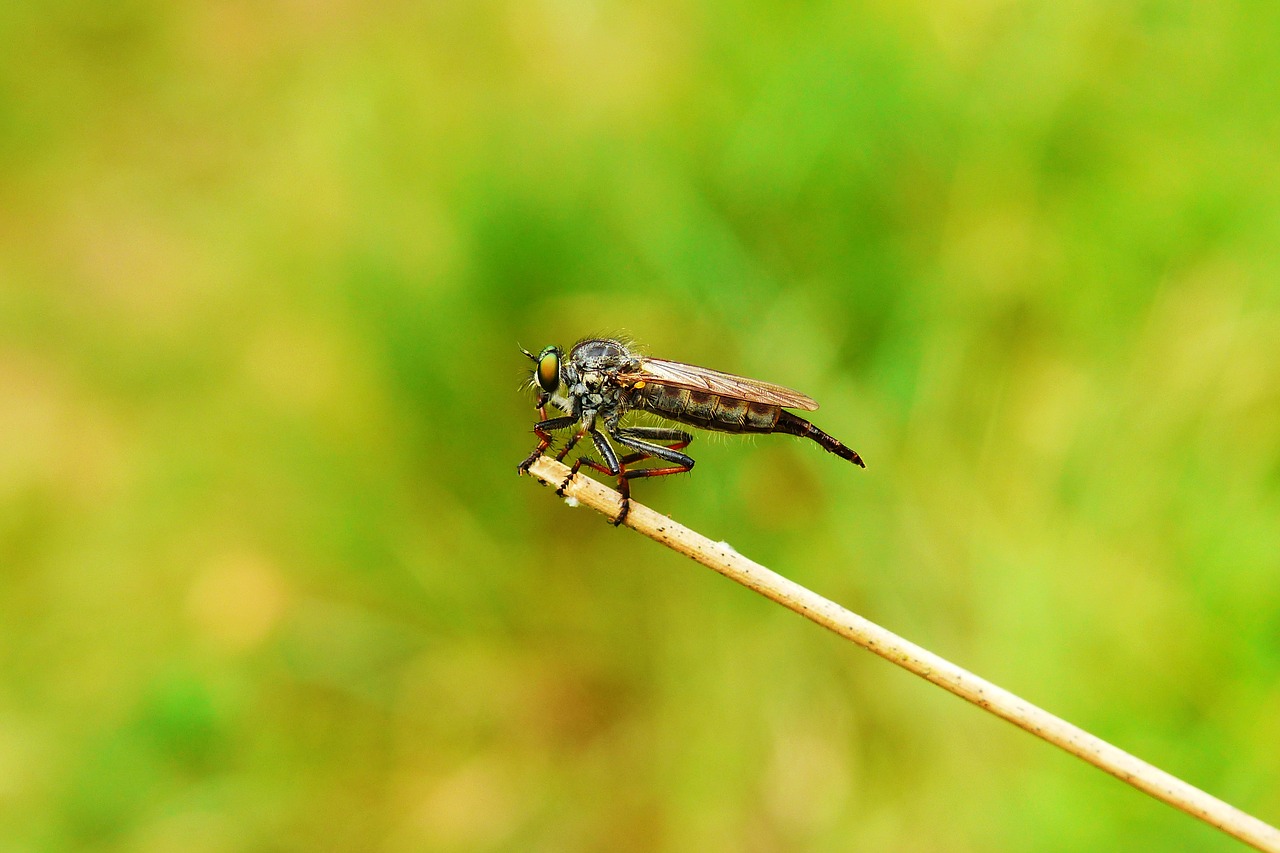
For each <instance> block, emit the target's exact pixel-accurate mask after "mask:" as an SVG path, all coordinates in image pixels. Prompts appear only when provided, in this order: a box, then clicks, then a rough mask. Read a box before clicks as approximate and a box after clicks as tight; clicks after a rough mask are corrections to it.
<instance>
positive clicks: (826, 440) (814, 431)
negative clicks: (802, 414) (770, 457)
mask: <svg viewBox="0 0 1280 853" xmlns="http://www.w3.org/2000/svg"><path fill="white" fill-rule="evenodd" d="M774 431H775V432H785V433H789V434H791V435H798V436H800V437H801V438H809V439H813V440H814V441H816V442H817V443H818V444H820V445H822V447H823V449H824V450H827V451H829V452H831V453H834V454H835V455H836V456H839V457H840V458H841V459H848V460H849V461H850V462H852V463H853V464H854V465H857V466H858V467H859V468H866V467H867V463H865V462H863V461H862V457H861V456H859V455H858V452H857V451H856V450H854V449H852V448H850V447H846V446H845V445H844V443H843V442H841V441H840V440H839V439H838V438H834V437H832V436H830V435H827V434H826V433H825V432H823V431H822V430H820V429H818V428H817V427H816V426H814V425H813V424H811V423H809V422H808V421H806V420H805V419H804V418H798V417H796V416H795V415H793V414H791V413H790V412H783V413H782V415H781V417H779V418H778V425H777V426H776V427H775V428H774Z"/></svg>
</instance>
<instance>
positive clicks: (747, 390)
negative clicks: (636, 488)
mask: <svg viewBox="0 0 1280 853" xmlns="http://www.w3.org/2000/svg"><path fill="white" fill-rule="evenodd" d="M520 351H521V352H522V353H524V354H525V355H526V356H527V357H528V358H529V359H530V360H531V361H533V363H534V368H533V372H532V376H531V377H530V379H529V387H530V388H532V389H533V390H535V391H536V392H537V409H538V414H539V415H540V416H541V418H542V419H541V420H540V421H538V423H536V424H534V426H533V431H534V433H535V434H536V435H537V436H538V446H537V447H535V448H534V449H533V452H532V453H530V454H529V456H528V458H527V459H525V460H524V461H523V462H521V463H520V465H519V466H518V469H517V470H518V471H519V472H520V473H521V474H523V473H524V472H525V471H527V470H529V466H531V465H533V463H534V461H535V460H537V458H538V457H539V456H541V455H542V453H543V451H545V450H546V449H547V448H548V447H550V446H551V444H552V442H553V441H554V439H553V436H552V433H556V432H561V431H563V430H569V429H574V430H576V431H575V432H574V433H573V435H572V436H571V437H570V438H569V440H568V441H567V442H566V443H565V446H564V447H563V448H561V449H560V451H559V452H557V453H556V459H558V460H563V459H564V458H565V457H566V456H567V455H568V454H569V451H571V450H572V449H573V448H574V446H575V445H576V444H577V443H578V442H579V441H580V440H581V439H582V438H583V437H584V436H590V437H591V442H592V444H594V445H595V449H596V452H597V453H599V454H600V458H601V460H603V462H598V461H596V460H594V459H592V458H590V457H589V456H587V455H585V454H584V455H581V456H579V457H578V459H577V461H576V462H574V464H573V469H572V470H571V471H570V473H569V476H568V477H567V478H566V479H565V481H564V482H563V483H562V484H561V485H560V488H559V489H558V490H557V493H558V494H562V495H563V494H564V489H565V487H567V486H568V485H569V482H570V481H571V480H572V479H573V478H574V476H575V475H576V474H577V473H578V469H579V468H581V467H582V466H583V465H586V466H588V467H590V468H592V469H594V470H596V471H599V472H600V473H602V474H609V475H611V476H614V477H617V478H618V492H619V493H620V494H621V495H622V510H621V511H620V512H619V513H618V517H617V518H616V519H614V521H613V524H614V525H615V526H616V525H619V524H621V523H622V522H623V521H624V520H626V517H627V512H628V511H629V510H630V508H631V503H630V501H631V486H630V481H631V480H633V479H636V478H638V477H661V476H664V475H666V474H680V473H683V472H685V471H689V470H691V469H692V468H693V457H691V456H689V455H688V454H686V453H682V452H681V451H682V450H683V449H684V448H686V447H688V446H689V443H690V442H692V441H693V436H692V435H691V434H690V433H688V432H685V431H684V430H682V429H674V428H669V427H648V426H623V425H622V418H623V416H624V415H626V414H627V412H629V411H631V410H632V409H636V410H640V411H644V412H648V413H650V414H653V415H657V416H658V417H661V418H665V419H666V420H670V421H675V422H676V423H681V424H688V425H690V426H695V427H699V428H701V429H708V430H714V431H716V432H733V433H738V432H748V433H757V432H761V433H767V432H783V433H788V434H790V435H798V436H802V437H804V438H809V439H813V440H814V441H816V442H817V443H818V444H820V445H821V446H822V447H823V448H824V449H826V450H829V451H830V452H832V453H834V454H836V455H837V456H839V457H840V458H842V459H848V460H849V461H850V462H852V463H853V464H855V465H858V466H859V467H862V468H865V467H867V466H866V465H865V464H864V463H863V461H862V457H860V456H859V455H858V454H857V453H856V452H854V451H853V450H851V449H849V448H848V447H845V446H844V444H842V443H841V442H840V441H838V440H837V439H835V438H832V437H831V436H829V435H827V434H826V433H825V432H823V431H822V430H820V429H818V428H817V427H816V426H814V425H813V424H811V423H809V422H808V421H806V420H805V419H804V418H800V417H796V416H795V415H793V414H791V413H790V412H788V411H785V409H788V408H789V409H802V410H804V411H807V412H812V411H814V410H815V409H817V408H818V404H817V403H816V402H814V401H813V400H812V399H811V398H809V397H806V396H805V395H804V394H801V393H800V392H798V391H792V390H791V389H790V388H784V387H782V386H781V385H774V384H773V383H771V382H761V381H760V380H758V379H747V378H745V377H742V376H734V375H733V374H731V373H721V372H720V371H718V370H710V369H708V368H705V367H695V366H693V365H692V364H682V363H681V362H678V361H667V360H665V359H661V358H649V357H647V356H643V355H640V354H639V353H637V352H635V350H634V349H632V347H631V346H629V345H628V344H625V343H623V342H621V341H615V340H610V339H608V338H588V339H586V340H583V341H579V342H578V343H577V344H575V345H574V347H573V349H571V350H569V357H568V358H565V357H564V354H563V352H561V350H560V348H559V347H555V346H549V347H547V348H546V349H544V350H543V351H542V352H541V354H539V355H534V354H533V353H531V352H529V351H528V350H526V349H521V350H520ZM548 405H550V406H553V407H555V408H556V409H559V410H560V411H562V412H565V413H566V414H565V415H564V416H561V417H553V418H548V417H547V406H548ZM610 439H612V440H613V441H614V442H617V443H618V444H620V445H621V446H622V447H624V448H626V449H627V450H629V451H631V452H630V453H626V454H625V455H622V456H619V455H618V452H617V451H616V450H614V447H613V444H612V443H611V442H610ZM646 459H656V460H659V467H649V468H629V467H628V466H630V465H634V464H635V463H637V462H642V461H644V460H646ZM662 463H665V464H662Z"/></svg>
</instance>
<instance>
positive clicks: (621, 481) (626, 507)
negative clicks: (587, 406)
mask: <svg viewBox="0 0 1280 853" xmlns="http://www.w3.org/2000/svg"><path fill="white" fill-rule="evenodd" d="M614 437H615V438H616V437H617V436H614ZM591 440H592V441H593V442H595V445H596V450H598V451H599V452H600V457H601V458H602V459H604V464H605V465H607V466H608V467H609V473H610V474H612V475H614V476H615V477H617V478H618V494H620V495H622V510H621V511H620V512H619V513H618V517H617V518H615V519H614V520H613V521H612V522H610V523H611V524H613V526H614V527H617V526H618V525H620V524H622V522H624V521H626V519H627V513H628V512H630V511H631V484H630V483H628V482H627V466H626V463H625V462H622V461H620V460H619V459H618V454H617V453H616V452H615V451H614V449H613V445H612V444H610V443H609V439H607V438H605V437H604V433H602V432H600V430H598V429H596V428H595V427H592V428H591ZM619 441H621V439H619ZM664 449H665V448H664Z"/></svg>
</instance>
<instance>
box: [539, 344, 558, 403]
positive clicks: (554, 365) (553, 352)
mask: <svg viewBox="0 0 1280 853" xmlns="http://www.w3.org/2000/svg"><path fill="white" fill-rule="evenodd" d="M537 379H538V387H539V388H541V389H542V390H543V391H546V392H547V393H548V394H554V393H555V392H556V389H557V388H559V387H560V350H558V349H556V348H555V347H547V348H546V349H544V350H543V351H542V355H540V356H538V373H537Z"/></svg>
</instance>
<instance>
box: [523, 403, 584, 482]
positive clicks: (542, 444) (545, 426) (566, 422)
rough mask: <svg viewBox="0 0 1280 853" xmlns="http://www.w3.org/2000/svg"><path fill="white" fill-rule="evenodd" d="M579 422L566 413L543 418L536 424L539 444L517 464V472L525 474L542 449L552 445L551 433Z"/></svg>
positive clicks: (534, 429) (535, 428)
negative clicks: (560, 416)
mask: <svg viewBox="0 0 1280 853" xmlns="http://www.w3.org/2000/svg"><path fill="white" fill-rule="evenodd" d="M577 422H578V419H577V418H575V417H572V416H570V415H566V416H564V417H562V418H547V419H546V420H541V421H538V422H537V423H536V424H534V425H533V433H534V435H536V436H538V446H537V447H535V448H534V449H533V452H532V453H530V454H529V455H528V456H527V457H526V458H525V460H524V461H523V462H521V463H520V464H519V465H517V466H516V473H519V474H523V473H524V472H525V471H528V470H529V466H530V465H532V464H533V463H534V462H535V461H536V460H537V458H538V457H539V456H541V455H542V451H544V450H546V449H547V448H548V447H550V446H551V442H552V441H553V439H552V437H551V435H550V433H553V432H558V431H559V430H562V429H568V428H569V427H571V426H573V425H574V424H576V423H577Z"/></svg>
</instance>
